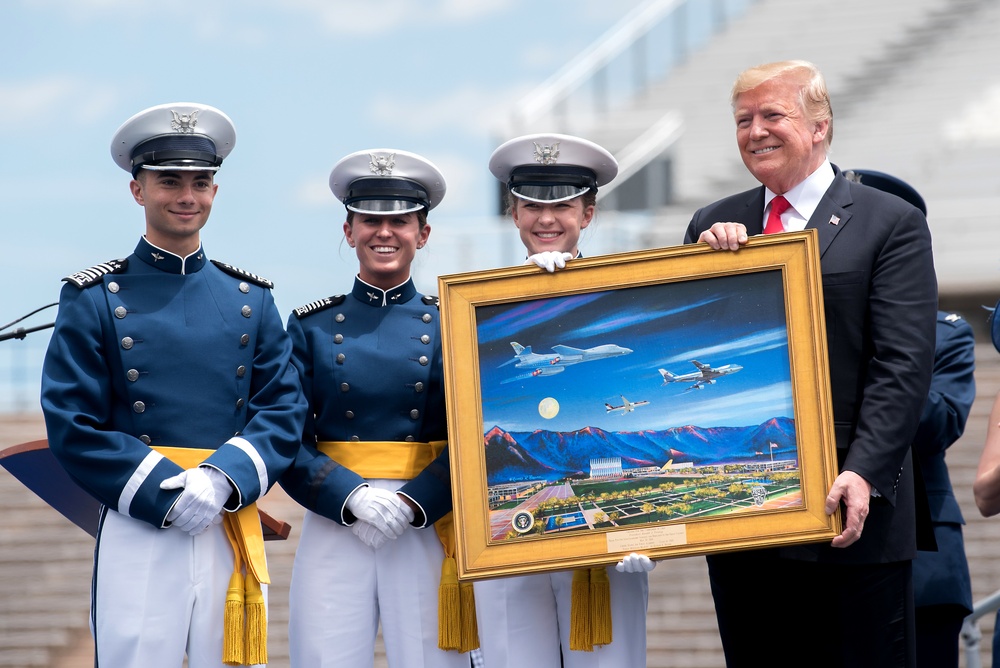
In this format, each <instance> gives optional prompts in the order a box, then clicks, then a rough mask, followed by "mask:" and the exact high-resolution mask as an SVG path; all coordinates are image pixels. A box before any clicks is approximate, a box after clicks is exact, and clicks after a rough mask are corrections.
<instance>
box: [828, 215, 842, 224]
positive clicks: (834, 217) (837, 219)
mask: <svg viewBox="0 0 1000 668" xmlns="http://www.w3.org/2000/svg"><path fill="white" fill-rule="evenodd" d="M830 224H831V225H840V216H838V215H836V214H834V215H832V216H830Z"/></svg>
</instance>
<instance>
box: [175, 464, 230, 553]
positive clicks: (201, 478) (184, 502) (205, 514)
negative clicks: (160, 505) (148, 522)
mask: <svg viewBox="0 0 1000 668" xmlns="http://www.w3.org/2000/svg"><path fill="white" fill-rule="evenodd" d="M182 488H183V490H184V491H182V492H181V495H180V496H179V497H177V501H176V502H175V503H174V505H173V507H172V508H171V509H170V512H168V513H167V521H168V522H170V523H171V524H172V525H173V526H175V527H177V528H178V529H180V530H181V531H184V532H187V533H189V534H191V535H192V536H197V535H198V534H200V533H201V532H203V531H204V530H205V529H207V528H208V527H209V526H211V525H213V524H218V523H219V522H221V521H222V506H223V505H224V504H225V503H226V501H228V500H229V497H230V496H231V495H232V493H233V486H232V485H231V484H230V483H229V479H228V478H227V477H226V475H225V474H224V473H222V472H221V471H219V470H218V469H213V468H211V467H208V466H199V467H198V468H193V469H188V470H187V471H182V472H181V473H178V474H177V475H175V476H173V477H172V478H167V479H166V480H164V481H163V482H161V483H160V489H182Z"/></svg>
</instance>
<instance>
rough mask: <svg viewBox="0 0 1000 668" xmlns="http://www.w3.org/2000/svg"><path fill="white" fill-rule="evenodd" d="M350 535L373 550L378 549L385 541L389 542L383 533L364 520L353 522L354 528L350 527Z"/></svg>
mask: <svg viewBox="0 0 1000 668" xmlns="http://www.w3.org/2000/svg"><path fill="white" fill-rule="evenodd" d="M351 533H353V534H354V535H355V536H357V537H358V539H359V540H360V541H361V542H362V543H364V544H365V545H367V546H368V547H370V548H372V549H373V550H377V549H379V548H380V547H382V544H383V543H385V541H387V540H389V539H388V538H387V537H386V535H385V534H384V533H382V532H381V531H379V530H378V529H376V528H375V526H374V525H372V524H369V523H368V522H365V521H364V520H358V521H357V522H355V523H354V526H352V527H351Z"/></svg>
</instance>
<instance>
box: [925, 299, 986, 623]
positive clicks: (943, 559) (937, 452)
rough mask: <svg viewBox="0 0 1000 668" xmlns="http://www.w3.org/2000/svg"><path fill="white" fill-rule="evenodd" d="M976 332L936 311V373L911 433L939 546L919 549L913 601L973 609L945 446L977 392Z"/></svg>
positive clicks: (953, 437) (958, 432) (957, 432)
mask: <svg viewBox="0 0 1000 668" xmlns="http://www.w3.org/2000/svg"><path fill="white" fill-rule="evenodd" d="M975 345H976V341H975V336H974V335H973V332H972V327H970V326H969V323H967V322H966V321H965V320H963V319H962V318H961V317H960V316H958V315H956V314H954V313H945V312H943V311H941V312H938V317H937V345H936V348H935V352H934V375H933V377H932V378H931V390H930V393H929V394H928V395H927V403H926V404H924V412H923V415H922V416H921V418H920V425H919V426H918V427H917V435H916V438H914V439H913V454H914V457H915V458H916V461H917V465H918V467H919V470H920V472H921V473H922V474H923V480H924V486H925V488H926V494H927V501H928V505H929V507H930V516H931V522H932V524H933V527H934V535H935V538H936V540H937V547H938V549H937V551H934V552H925V551H923V550H921V551H919V552H917V558H916V559H915V560H914V562H913V591H914V594H915V596H916V604H917V607H921V606H927V605H957V606H960V607H962V608H964V610H965V611H966V613H968V612H972V585H971V582H970V580H969V565H968V562H967V561H966V558H965V546H964V544H963V540H962V525H963V524H965V520H964V519H963V518H962V511H961V510H960V509H959V507H958V501H956V500H955V494H954V492H953V491H952V487H951V479H950V478H949V477H948V466H947V465H946V464H945V459H944V457H945V450H946V449H947V448H948V447H949V446H950V445H951V444H952V443H954V442H955V441H957V440H958V439H959V437H960V436H961V435H962V432H963V431H964V430H965V422H966V420H967V419H968V417H969V410H970V409H971V408H972V402H973V400H975V398H976V381H975V377H974V376H973V372H974V371H975V367H976V356H975Z"/></svg>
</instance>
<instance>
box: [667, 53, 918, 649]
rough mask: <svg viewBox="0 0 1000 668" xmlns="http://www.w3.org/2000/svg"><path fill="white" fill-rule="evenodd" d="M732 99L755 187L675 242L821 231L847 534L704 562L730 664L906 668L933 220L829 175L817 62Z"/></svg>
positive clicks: (768, 76)
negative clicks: (914, 451) (914, 446)
mask: <svg viewBox="0 0 1000 668" xmlns="http://www.w3.org/2000/svg"><path fill="white" fill-rule="evenodd" d="M731 101H732V108H733V117H734V120H735V124H736V141H737V148H738V150H739V152H740V156H741V157H742V159H743V162H744V164H745V165H746V167H747V169H748V170H749V171H750V173H751V174H752V175H753V176H754V178H756V179H757V181H758V182H760V184H761V185H760V186H759V187H757V188H754V189H753V190H749V191H746V192H743V193H740V194H737V195H732V196H730V197H727V198H724V199H722V200H719V201H718V202H715V203H714V204H710V205H708V206H706V207H704V208H702V209H700V210H698V211H697V212H695V214H694V216H693V218H692V220H691V224H690V225H689V226H688V230H687V233H686V235H685V239H684V241H685V242H686V243H693V242H695V241H703V242H707V243H708V244H709V245H710V246H711V247H712V248H714V249H723V250H730V251H737V252H738V249H739V248H740V246H741V245H742V244H745V243H747V235H748V234H760V233H761V232H765V233H771V232H776V233H780V232H783V231H786V230H802V229H805V228H808V229H815V230H816V231H817V233H818V243H819V253H820V265H821V271H822V274H823V302H824V310H825V321H826V334H827V346H828V349H829V363H830V389H831V397H832V403H833V420H834V425H833V427H834V435H835V438H836V443H837V458H838V464H839V470H840V473H839V475H838V476H837V478H836V480H835V481H834V484H833V486H832V488H831V489H830V491H829V494H828V495H827V497H826V500H825V506H826V512H827V513H828V514H830V513H833V512H834V511H835V510H836V509H837V508H838V506H840V507H842V508H843V511H844V530H843V532H842V533H841V534H840V535H839V536H837V537H836V538H834V539H833V541H832V542H831V543H829V544H816V545H804V546H791V547H781V548H775V549H768V550H756V551H744V552H734V553H729V554H720V555H714V556H711V557H709V559H708V567H709V576H710V579H711V584H712V595H713V597H714V598H715V609H716V616H717V617H718V620H719V631H720V633H721V635H722V645H723V649H724V650H725V653H726V662H727V664H728V665H729V666H730V668H733V667H734V666H757V665H760V663H761V662H766V663H768V664H770V665H782V666H785V665H787V666H812V667H816V666H850V667H851V668H861V667H865V666H871V667H872V668H888V667H890V666H913V665H914V654H915V650H914V645H915V643H914V630H913V625H914V621H913V620H914V617H913V609H914V608H913V586H912V584H913V583H912V580H911V576H912V568H911V560H912V559H913V557H914V556H915V554H916V530H915V509H914V484H913V474H912V462H911V458H910V444H911V442H912V441H913V436H914V433H915V431H916V428H917V424H918V423H919V422H920V414H921V409H922V407H923V404H924V401H925V400H926V398H927V393H928V389H929V387H930V378H931V369H932V368H933V364H934V323H935V314H936V311H937V283H936V278H935V275H934V263H933V258H932V255H931V237H930V232H929V231H928V229H927V221H926V220H925V218H924V216H923V215H922V214H921V213H920V211H919V210H918V209H916V208H915V207H913V206H912V205H910V204H908V203H906V202H905V201H903V200H902V199H900V198H899V197H896V196H894V195H890V194H888V193H884V192H881V191H879V190H876V189H874V188H868V187H866V186H862V185H860V184H857V183H853V182H851V181H849V180H848V179H846V178H844V176H843V174H841V173H840V172H839V170H837V169H836V168H835V167H833V166H832V165H831V164H830V162H829V160H828V159H827V151H828V149H829V145H830V140H831V138H832V132H833V111H832V108H831V106H830V98H829V94H828V92H827V88H826V83H825V81H824V80H823V75H822V74H821V73H820V72H819V70H818V69H817V68H816V66H815V65H813V64H812V63H808V62H805V61H786V62H779V63H770V64H767V65H761V66H759V67H753V68H751V69H749V70H746V71H744V72H742V73H741V74H740V75H739V76H738V77H737V79H736V83H735V84H734V86H733V90H732V95H731ZM765 220H768V224H767V225H766V226H765V223H764V221H765ZM765 657H766V659H765Z"/></svg>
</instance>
